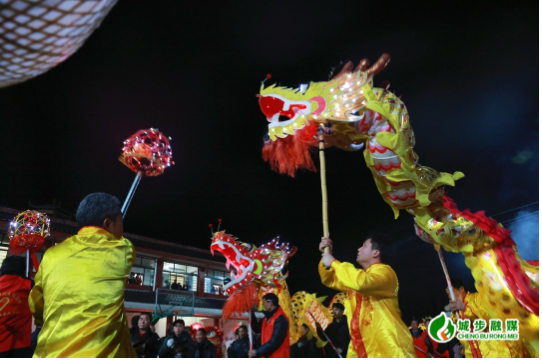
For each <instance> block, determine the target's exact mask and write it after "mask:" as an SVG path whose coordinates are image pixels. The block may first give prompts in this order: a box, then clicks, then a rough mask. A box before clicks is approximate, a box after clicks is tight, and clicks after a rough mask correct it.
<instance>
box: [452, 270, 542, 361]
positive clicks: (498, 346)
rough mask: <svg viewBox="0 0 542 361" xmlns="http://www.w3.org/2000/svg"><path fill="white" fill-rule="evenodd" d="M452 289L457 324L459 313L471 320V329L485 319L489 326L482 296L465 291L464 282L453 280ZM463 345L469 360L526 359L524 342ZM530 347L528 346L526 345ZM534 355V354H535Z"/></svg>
mask: <svg viewBox="0 0 542 361" xmlns="http://www.w3.org/2000/svg"><path fill="white" fill-rule="evenodd" d="M451 282H452V288H453V291H454V296H455V299H456V300H455V301H451V297H450V292H449V290H448V289H446V293H447V294H448V297H450V305H449V306H450V309H451V310H452V312H453V314H452V319H453V320H454V322H456V323H457V320H456V318H457V317H456V315H455V313H456V312H458V313H459V317H460V319H462V320H467V319H468V320H470V324H471V327H472V326H473V325H474V321H475V320H477V319H483V320H485V321H486V322H487V325H489V322H490V320H491V319H496V318H495V317H491V315H490V314H489V313H488V312H487V311H486V309H485V308H484V307H483V306H482V304H483V303H482V298H483V297H482V295H481V294H479V293H470V292H467V291H465V286H464V284H463V281H461V280H459V279H452V280H451ZM502 325H503V327H505V325H506V320H502ZM460 342H461V344H462V345H463V347H464V349H465V357H467V358H471V357H472V358H518V357H525V356H528V354H525V355H524V352H527V351H526V349H524V344H523V342H522V340H521V339H520V340H517V341H515V340H506V341H504V340H502V341H501V340H484V341H476V340H461V341H460ZM526 346H528V345H526ZM533 354H534V353H533Z"/></svg>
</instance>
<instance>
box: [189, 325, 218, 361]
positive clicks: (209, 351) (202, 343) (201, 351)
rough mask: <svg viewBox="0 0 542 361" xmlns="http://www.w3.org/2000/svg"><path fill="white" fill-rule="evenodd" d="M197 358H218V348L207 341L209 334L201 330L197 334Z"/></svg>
mask: <svg viewBox="0 0 542 361" xmlns="http://www.w3.org/2000/svg"><path fill="white" fill-rule="evenodd" d="M194 357H195V358H216V346H215V345H214V343H212V342H211V341H209V340H208V339H207V332H206V331H205V329H204V328H200V329H199V330H198V331H197V332H196V354H195V355H194Z"/></svg>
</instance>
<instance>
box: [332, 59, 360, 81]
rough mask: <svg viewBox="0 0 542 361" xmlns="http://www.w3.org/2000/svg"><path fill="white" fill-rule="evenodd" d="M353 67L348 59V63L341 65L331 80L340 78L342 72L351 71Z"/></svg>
mask: <svg viewBox="0 0 542 361" xmlns="http://www.w3.org/2000/svg"><path fill="white" fill-rule="evenodd" d="M353 67H354V65H353V64H352V62H351V61H349V62H348V63H346V64H344V66H343V68H342V69H341V71H340V72H338V73H337V75H335V76H334V77H333V78H331V80H333V79H337V78H340V77H341V76H343V75H344V74H347V73H351V72H352V68H353Z"/></svg>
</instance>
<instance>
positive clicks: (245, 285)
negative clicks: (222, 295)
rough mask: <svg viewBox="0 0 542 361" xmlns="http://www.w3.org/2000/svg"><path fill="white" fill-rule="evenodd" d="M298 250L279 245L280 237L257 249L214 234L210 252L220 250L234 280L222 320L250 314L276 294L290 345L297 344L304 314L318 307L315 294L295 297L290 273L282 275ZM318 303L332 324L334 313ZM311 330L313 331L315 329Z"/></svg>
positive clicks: (228, 290)
mask: <svg viewBox="0 0 542 361" xmlns="http://www.w3.org/2000/svg"><path fill="white" fill-rule="evenodd" d="M296 250H297V249H296V248H295V247H290V246H289V244H288V243H280V240H279V239H278V238H275V239H273V240H272V241H270V242H268V243H264V244H263V245H261V246H260V247H256V246H254V245H253V244H251V243H243V242H239V241H238V240H237V239H236V238H235V237H233V236H231V235H229V234H226V233H225V232H224V231H221V232H215V233H214V235H213V238H212V242H211V252H213V254H214V252H215V251H218V252H220V253H221V254H222V255H224V257H225V258H226V268H228V269H230V268H232V271H231V281H230V282H229V283H228V284H226V285H225V287H224V292H226V293H227V294H228V296H230V297H229V298H228V301H227V302H226V305H225V306H224V309H223V317H224V318H225V319H227V318H229V317H231V316H232V315H233V314H242V313H245V312H250V311H251V310H252V308H253V307H254V306H258V305H260V300H261V299H262V297H263V296H264V295H265V294H268V293H274V294H276V295H277V297H278V299H279V305H280V306H281V307H282V310H283V311H284V313H285V314H286V316H287V317H288V320H289V323H290V345H293V344H294V343H296V342H297V341H298V340H299V338H300V337H301V336H302V328H301V325H302V324H303V323H306V321H307V320H306V317H304V316H303V315H304V314H305V311H306V310H307V309H308V307H312V308H313V309H314V308H315V305H314V302H310V301H311V300H313V299H315V296H314V295H308V294H306V293H305V292H302V294H301V296H300V295H299V292H298V294H296V295H295V296H294V297H291V296H290V291H289V290H288V285H287V284H286V277H288V274H283V273H282V270H283V268H284V266H285V265H286V264H287V263H288V259H289V258H290V257H292V256H293V255H294V254H295V252H296ZM301 300H303V302H301ZM305 300H308V301H309V302H305ZM293 301H294V302H293ZM317 303H318V305H317V307H316V308H317V309H318V310H319V311H322V312H324V313H325V314H324V317H323V318H324V319H327V320H328V322H329V321H330V320H331V314H330V313H329V311H327V309H325V307H324V306H322V304H321V300H318V302H317ZM326 311H327V313H326ZM309 327H310V328H311V329H312V330H313V331H314V327H313V326H311V325H309ZM314 333H315V334H316V332H314Z"/></svg>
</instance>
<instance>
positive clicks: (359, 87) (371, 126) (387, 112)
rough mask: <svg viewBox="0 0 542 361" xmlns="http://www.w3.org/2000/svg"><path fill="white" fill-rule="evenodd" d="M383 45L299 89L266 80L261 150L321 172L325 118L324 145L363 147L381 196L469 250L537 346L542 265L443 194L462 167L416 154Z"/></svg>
mask: <svg viewBox="0 0 542 361" xmlns="http://www.w3.org/2000/svg"><path fill="white" fill-rule="evenodd" d="M388 61H389V56H388V55H387V54H384V55H383V56H382V57H381V58H380V60H379V61H378V62H377V64H376V65H375V66H373V67H372V68H370V69H367V70H366V67H367V66H368V61H367V60H362V62H361V63H360V65H358V67H356V68H355V69H353V66H352V63H348V64H346V65H345V67H344V68H343V69H342V70H341V71H340V72H339V73H338V74H337V75H336V76H335V77H334V78H332V79H331V80H330V81H328V82H311V83H310V84H309V85H308V87H300V88H298V89H293V88H285V87H277V86H275V85H272V86H269V87H267V88H264V86H263V84H262V87H261V89H260V94H259V104H260V108H261V110H262V112H263V113H264V115H265V116H266V118H267V121H268V122H269V125H268V131H269V140H267V141H266V143H265V145H264V147H263V150H262V155H263V158H264V160H265V161H268V162H269V163H270V166H271V168H272V169H273V170H275V171H278V172H279V173H284V174H288V175H290V176H294V175H295V172H296V170H298V169H308V170H312V171H315V170H316V168H315V166H314V163H313V161H312V158H311V156H310V151H311V150H312V149H314V150H315V149H316V148H317V147H318V140H317V129H318V128H319V127H322V128H323V129H324V130H326V132H325V133H324V136H325V137H324V138H325V145H326V147H331V146H335V147H338V148H340V149H343V150H347V151H356V150H360V149H362V148H363V145H364V144H365V150H364V151H363V153H364V158H365V162H366V164H367V167H369V169H370V170H371V172H372V175H373V178H374V181H375V183H376V186H377V188H378V191H379V192H380V194H381V196H382V198H383V200H384V201H385V202H386V203H387V204H389V205H390V207H391V208H392V209H393V211H394V214H395V217H396V218H397V217H398V215H399V212H400V210H401V209H404V210H406V211H407V212H408V213H410V214H411V215H413V216H414V219H415V226H416V232H417V234H418V235H419V236H420V237H421V238H422V239H423V240H425V241H428V242H431V243H433V244H435V246H437V247H438V246H443V247H444V249H446V250H447V251H452V252H462V253H463V255H464V256H465V262H466V264H467V266H468V267H469V268H470V269H471V272H472V275H473V277H474V279H475V281H476V283H475V285H476V288H477V290H478V292H480V293H483V294H484V295H485V296H486V297H485V301H484V307H485V308H486V309H487V310H488V311H489V313H490V314H492V315H495V317H499V318H501V319H506V318H517V319H518V320H520V334H521V336H522V338H523V339H525V340H526V341H527V342H528V344H529V345H530V346H528V347H530V348H531V349H530V353H531V354H536V355H538V295H539V293H538V265H533V264H530V263H528V262H526V261H524V260H523V259H521V258H520V257H519V255H518V253H517V249H516V245H515V242H514V241H513V240H512V238H511V237H510V235H509V233H510V231H507V230H505V229H504V228H503V227H502V226H501V225H500V224H497V222H496V221H495V220H492V219H490V218H488V217H486V216H485V215H484V214H483V212H482V213H481V212H477V213H471V212H469V211H463V212H461V211H459V210H458V209H457V208H456V207H455V204H453V202H451V200H449V199H447V198H446V197H445V196H444V190H443V186H446V185H447V186H454V185H455V181H456V180H458V179H461V178H462V177H464V175H463V173H461V172H455V173H454V174H449V173H443V172H438V171H436V170H434V169H431V168H428V167H424V166H422V165H420V164H419V163H418V155H417V154H416V153H415V152H414V150H413V147H414V145H415V137H414V132H413V130H412V127H411V126H410V120H409V115H408V111H407V109H406V106H405V104H404V103H403V102H402V101H401V100H400V99H399V98H398V97H396V96H395V95H394V94H393V93H391V92H389V91H388V90H387V87H386V86H384V87H380V88H377V87H374V86H373V75H374V74H376V73H378V72H379V71H380V70H382V69H383V68H384V67H385V65H386V64H387V62H388Z"/></svg>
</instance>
